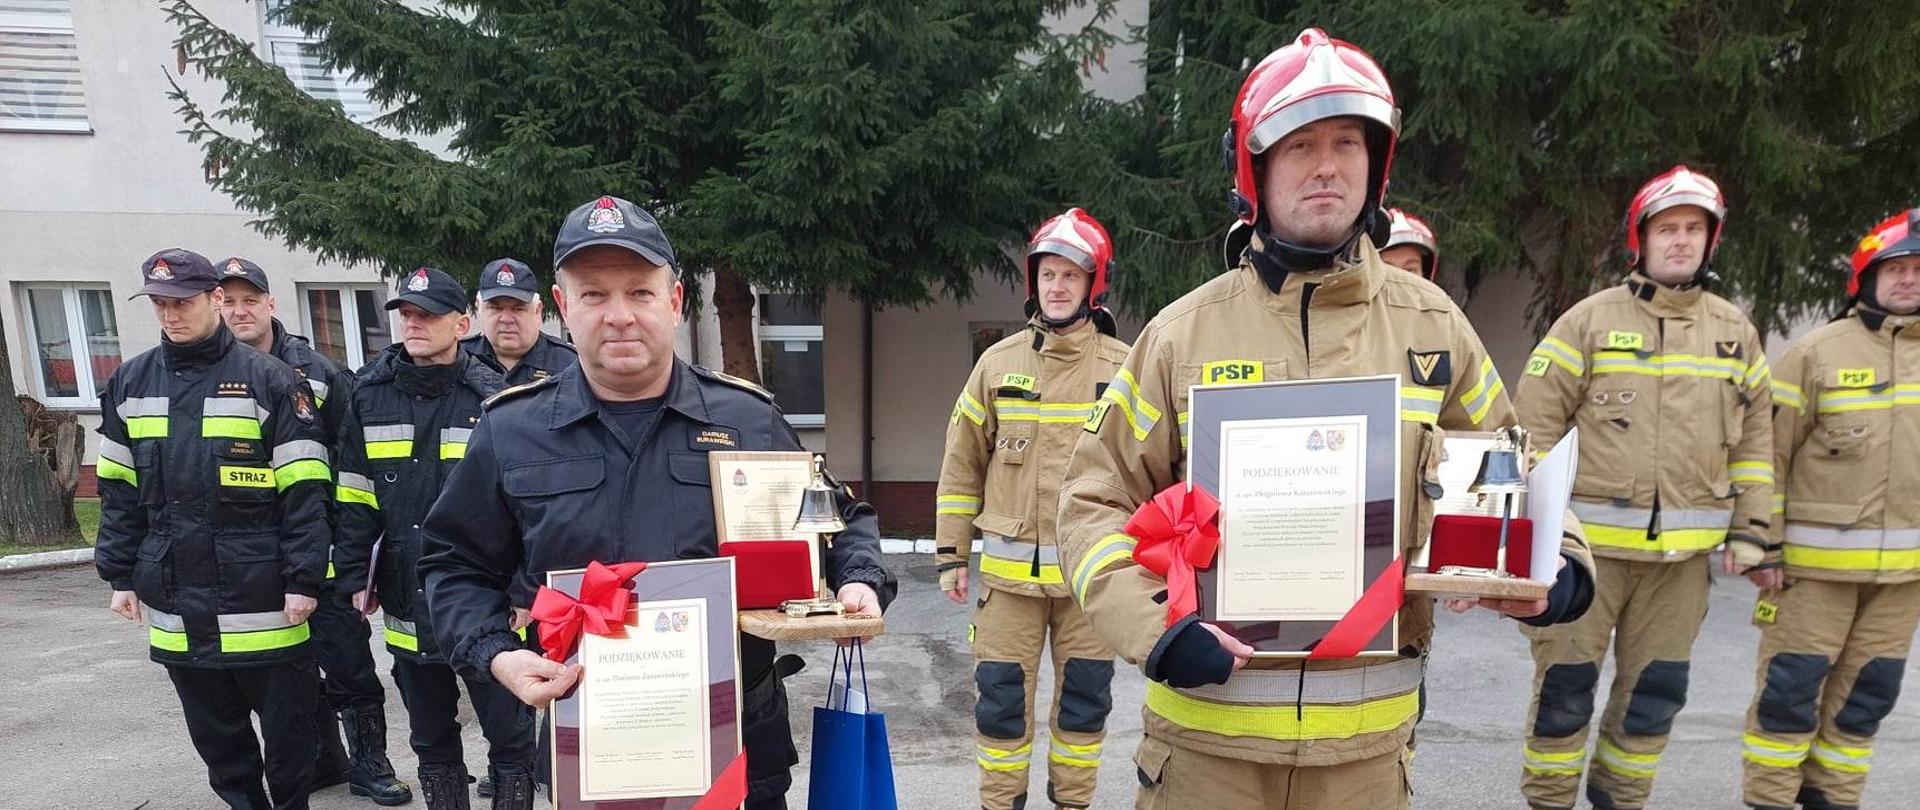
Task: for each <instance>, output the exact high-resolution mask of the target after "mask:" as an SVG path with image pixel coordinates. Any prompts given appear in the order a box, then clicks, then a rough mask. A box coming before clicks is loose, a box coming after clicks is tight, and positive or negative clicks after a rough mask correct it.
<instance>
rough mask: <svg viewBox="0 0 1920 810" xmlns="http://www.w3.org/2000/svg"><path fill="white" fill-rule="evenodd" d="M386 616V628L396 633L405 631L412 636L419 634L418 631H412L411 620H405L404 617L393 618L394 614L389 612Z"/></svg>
mask: <svg viewBox="0 0 1920 810" xmlns="http://www.w3.org/2000/svg"><path fill="white" fill-rule="evenodd" d="M386 617H387V629H388V630H392V631H394V632H396V633H405V634H407V635H409V636H414V637H418V636H419V635H420V634H419V633H416V632H414V631H413V622H410V621H407V620H406V619H400V618H395V617H394V615H393V614H391V613H388V614H386Z"/></svg>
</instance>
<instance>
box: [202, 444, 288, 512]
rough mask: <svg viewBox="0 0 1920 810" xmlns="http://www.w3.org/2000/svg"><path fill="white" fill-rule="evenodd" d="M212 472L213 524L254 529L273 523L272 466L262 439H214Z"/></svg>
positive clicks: (274, 491)
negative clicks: (214, 503)
mask: <svg viewBox="0 0 1920 810" xmlns="http://www.w3.org/2000/svg"><path fill="white" fill-rule="evenodd" d="M213 441H214V442H215V444H214V448H213V474H214V484H215V491H216V492H217V493H218V494H217V495H216V500H218V501H219V504H218V508H216V509H215V510H214V515H215V519H216V521H217V523H216V525H218V526H222V527H231V528H233V529H235V530H238V531H243V532H244V531H257V530H260V529H266V528H269V527H272V526H274V525H275V524H276V522H277V521H276V518H275V516H274V514H273V499H274V494H275V493H276V492H278V491H279V489H278V488H277V487H275V486H274V483H275V482H274V478H273V467H272V465H271V464H270V463H269V461H268V458H267V447H266V443H265V442H262V441H259V440H256V439H215V440H213Z"/></svg>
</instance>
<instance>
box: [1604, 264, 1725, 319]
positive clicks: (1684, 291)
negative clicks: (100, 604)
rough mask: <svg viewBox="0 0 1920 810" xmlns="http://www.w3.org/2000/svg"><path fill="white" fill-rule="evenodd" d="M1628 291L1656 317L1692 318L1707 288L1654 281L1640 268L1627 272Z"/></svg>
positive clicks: (1697, 310)
mask: <svg viewBox="0 0 1920 810" xmlns="http://www.w3.org/2000/svg"><path fill="white" fill-rule="evenodd" d="M1624 283H1625V284H1626V286H1627V292H1629V293H1631V294H1632V295H1633V300H1635V301H1638V302H1640V305H1641V306H1642V307H1645V308H1646V310H1647V311H1648V312H1650V313H1652V314H1653V316H1654V317H1656V318H1690V317H1693V316H1694V315H1695V314H1697V313H1698V312H1699V309H1700V299H1701V297H1702V296H1704V295H1705V294H1706V290H1705V289H1703V288H1701V286H1700V285H1698V284H1688V285H1686V286H1684V287H1670V286H1667V285H1665V284H1661V283H1660V282H1658V281H1654V280H1653V279H1652V278H1651V277H1649V276H1647V274H1646V273H1643V272H1641V271H1639V270H1635V271H1633V272H1632V273H1629V274H1627V280H1626V281H1625V282H1624Z"/></svg>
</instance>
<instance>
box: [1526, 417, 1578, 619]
mask: <svg viewBox="0 0 1920 810" xmlns="http://www.w3.org/2000/svg"><path fill="white" fill-rule="evenodd" d="M1579 463H1580V429H1579V428H1569V429H1568V430H1567V435H1566V436H1565V437H1563V438H1561V439H1560V443H1559V444H1556V445H1554V446H1553V449H1552V450H1550V451H1548V452H1547V457H1546V458H1543V459H1541V460H1540V463H1538V464H1535V465H1533V471H1532V472H1530V473H1527V518H1528V519H1530V520H1532V521H1533V560H1532V564H1531V566H1530V568H1531V570H1530V571H1528V572H1527V578H1528V579H1531V580H1535V581H1539V582H1546V583H1551V582H1553V581H1554V579H1556V578H1558V577H1559V574H1560V535H1561V534H1562V532H1563V530H1564V529H1565V528H1566V515H1567V504H1568V502H1570V501H1571V500H1572V499H1573V474H1574V471H1575V470H1577V469H1578V468H1579Z"/></svg>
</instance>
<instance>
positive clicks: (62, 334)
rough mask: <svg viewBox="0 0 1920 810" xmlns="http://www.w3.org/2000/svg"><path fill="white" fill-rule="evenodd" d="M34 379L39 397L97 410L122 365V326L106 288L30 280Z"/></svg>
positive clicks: (26, 291) (26, 293) (24, 297)
mask: <svg viewBox="0 0 1920 810" xmlns="http://www.w3.org/2000/svg"><path fill="white" fill-rule="evenodd" d="M21 304H22V308H23V309H25V310H26V316H27V317H26V324H27V345H29V346H31V347H32V348H33V375H32V376H33V382H34V388H35V390H37V392H38V393H39V395H40V399H41V400H42V401H43V402H45V403H46V404H47V405H49V406H52V407H60V408H92V407H96V406H98V405H99V403H100V389H101V388H102V387H103V386H105V385H106V383H107V378H108V377H111V376H113V372H114V371H115V370H116V369H118V368H120V360H121V357H120V324H119V322H118V321H117V320H116V319H115V318H114V316H113V293H112V292H110V291H108V289H107V288H106V287H81V286H76V285H65V284H59V285H56V284H31V285H27V286H25V287H23V288H22V289H21Z"/></svg>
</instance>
